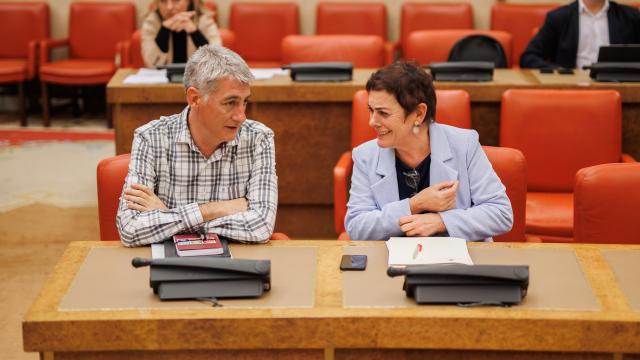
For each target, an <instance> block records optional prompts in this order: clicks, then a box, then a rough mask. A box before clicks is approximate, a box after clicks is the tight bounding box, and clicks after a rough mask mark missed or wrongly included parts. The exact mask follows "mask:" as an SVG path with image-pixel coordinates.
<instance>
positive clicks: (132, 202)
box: [124, 184, 167, 211]
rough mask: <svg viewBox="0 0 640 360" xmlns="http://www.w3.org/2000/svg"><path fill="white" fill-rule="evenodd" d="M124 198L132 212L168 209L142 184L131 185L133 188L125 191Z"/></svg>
mask: <svg viewBox="0 0 640 360" xmlns="http://www.w3.org/2000/svg"><path fill="white" fill-rule="evenodd" d="M124 198H125V200H127V207H128V208H129V209H131V210H137V211H151V210H155V209H166V208H167V207H166V206H165V204H164V203H163V202H162V200H160V198H158V197H157V196H156V194H154V193H153V190H151V188H149V187H148V186H145V185H142V184H131V187H128V188H126V189H125V190H124Z"/></svg>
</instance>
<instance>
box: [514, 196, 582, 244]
mask: <svg viewBox="0 0 640 360" xmlns="http://www.w3.org/2000/svg"><path fill="white" fill-rule="evenodd" d="M526 214H527V215H526V218H527V227H526V228H527V233H529V234H538V235H550V236H564V237H571V236H573V193H548V192H529V193H527V212H526Z"/></svg>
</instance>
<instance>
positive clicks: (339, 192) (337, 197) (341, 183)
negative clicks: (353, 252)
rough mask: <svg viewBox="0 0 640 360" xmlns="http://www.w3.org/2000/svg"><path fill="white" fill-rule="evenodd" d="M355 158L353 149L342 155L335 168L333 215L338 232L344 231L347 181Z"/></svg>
mask: <svg viewBox="0 0 640 360" xmlns="http://www.w3.org/2000/svg"><path fill="white" fill-rule="evenodd" d="M352 170H353V160H352V159H351V151H347V152H345V153H343V154H342V155H341V156H340V159H339V160H338V163H337V164H336V166H335V167H334V168H333V215H334V222H335V228H336V233H338V234H339V233H341V232H343V231H344V217H345V215H346V214H347V189H348V186H347V182H348V180H349V179H350V178H351V171H352Z"/></svg>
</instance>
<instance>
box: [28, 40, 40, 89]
mask: <svg viewBox="0 0 640 360" xmlns="http://www.w3.org/2000/svg"><path fill="white" fill-rule="evenodd" d="M38 44H39V41H38V40H31V41H29V44H28V53H27V80H31V79H33V77H34V76H35V75H36V69H37V68H38Z"/></svg>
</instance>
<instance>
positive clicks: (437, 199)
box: [409, 180, 458, 214]
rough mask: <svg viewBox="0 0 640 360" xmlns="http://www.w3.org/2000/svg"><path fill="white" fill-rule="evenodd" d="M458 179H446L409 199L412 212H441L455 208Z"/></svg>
mask: <svg viewBox="0 0 640 360" xmlns="http://www.w3.org/2000/svg"><path fill="white" fill-rule="evenodd" d="M456 191H458V181H455V180H452V181H444V182H441V183H438V184H434V185H431V186H429V187H428V188H426V189H422V191H420V192H419V193H417V194H416V195H414V196H413V197H411V199H409V207H410V208H411V213H412V214H419V213H421V212H424V211H429V212H440V211H446V210H449V209H453V208H454V207H455V205H456Z"/></svg>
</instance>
